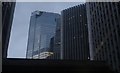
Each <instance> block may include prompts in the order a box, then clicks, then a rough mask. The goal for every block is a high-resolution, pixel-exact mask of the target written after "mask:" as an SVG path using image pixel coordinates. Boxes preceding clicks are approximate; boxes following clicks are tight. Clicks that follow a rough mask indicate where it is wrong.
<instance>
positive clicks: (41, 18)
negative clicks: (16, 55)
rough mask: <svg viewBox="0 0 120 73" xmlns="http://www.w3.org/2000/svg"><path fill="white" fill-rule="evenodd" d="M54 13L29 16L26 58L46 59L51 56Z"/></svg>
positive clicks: (55, 16) (55, 15)
mask: <svg viewBox="0 0 120 73" xmlns="http://www.w3.org/2000/svg"><path fill="white" fill-rule="evenodd" d="M59 16H60V15H59V14H56V13H50V12H43V11H35V12H33V13H32V15H31V20H30V27H29V36H28V46H27V54H26V57H27V58H34V59H46V58H47V57H48V56H50V55H51V54H53V53H51V51H50V50H51V48H50V44H51V41H50V40H51V38H53V37H54V36H55V28H56V21H55V20H56V18H58V17H59Z"/></svg>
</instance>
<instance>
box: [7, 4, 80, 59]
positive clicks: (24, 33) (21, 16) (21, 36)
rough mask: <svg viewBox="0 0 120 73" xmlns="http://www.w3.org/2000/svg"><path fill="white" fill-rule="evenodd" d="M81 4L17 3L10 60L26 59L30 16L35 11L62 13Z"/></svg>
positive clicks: (9, 49)
mask: <svg viewBox="0 0 120 73" xmlns="http://www.w3.org/2000/svg"><path fill="white" fill-rule="evenodd" d="M79 4H81V2H17V3H16V8H15V12H14V19H13V25H12V30H11V37H10V43H9V47H8V58H25V57H26V50H27V41H28V30H29V24H30V16H31V13H32V12H33V11H36V10H40V11H46V12H54V13H59V14H60V13H61V11H62V10H64V9H66V8H69V7H72V6H76V5H79Z"/></svg>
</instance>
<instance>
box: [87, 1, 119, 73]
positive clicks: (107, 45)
mask: <svg viewBox="0 0 120 73" xmlns="http://www.w3.org/2000/svg"><path fill="white" fill-rule="evenodd" d="M86 9H87V18H88V30H89V43H90V58H91V60H102V61H106V63H108V64H109V65H110V67H112V68H113V70H114V71H116V73H117V72H119V73H120V2H105V3H104V2H91V3H87V4H86Z"/></svg>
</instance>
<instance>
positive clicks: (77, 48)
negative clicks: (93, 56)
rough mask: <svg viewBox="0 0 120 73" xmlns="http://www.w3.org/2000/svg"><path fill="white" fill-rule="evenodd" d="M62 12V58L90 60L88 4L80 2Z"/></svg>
mask: <svg viewBox="0 0 120 73" xmlns="http://www.w3.org/2000/svg"><path fill="white" fill-rule="evenodd" d="M61 13H62V14H61V17H62V18H61V19H62V20H61V21H62V25H61V38H62V40H61V59H65V60H88V58H89V43H88V28H87V15H86V5H85V4H80V5H78V6H74V7H71V8H68V9H65V10H63V11H62V12H61Z"/></svg>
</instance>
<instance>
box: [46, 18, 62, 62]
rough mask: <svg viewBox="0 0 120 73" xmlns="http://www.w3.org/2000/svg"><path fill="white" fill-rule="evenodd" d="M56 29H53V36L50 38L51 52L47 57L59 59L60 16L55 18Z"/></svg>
mask: <svg viewBox="0 0 120 73" xmlns="http://www.w3.org/2000/svg"><path fill="white" fill-rule="evenodd" d="M55 21H56V23H57V25H56V30H55V36H54V37H52V38H51V41H50V42H51V44H50V47H51V49H50V50H51V52H53V54H52V55H51V56H49V57H48V58H47V59H55V60H56V59H60V56H61V55H60V54H61V53H60V52H61V17H59V18H57V19H56V20H55Z"/></svg>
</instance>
